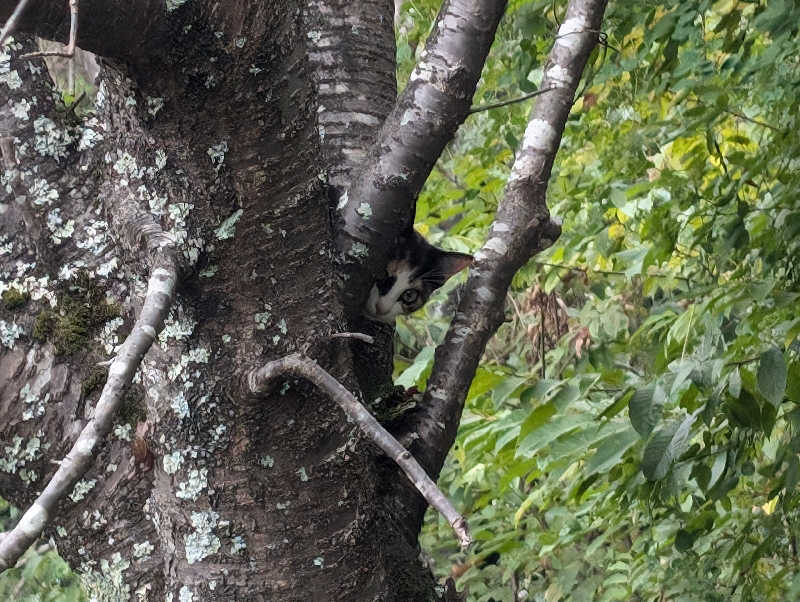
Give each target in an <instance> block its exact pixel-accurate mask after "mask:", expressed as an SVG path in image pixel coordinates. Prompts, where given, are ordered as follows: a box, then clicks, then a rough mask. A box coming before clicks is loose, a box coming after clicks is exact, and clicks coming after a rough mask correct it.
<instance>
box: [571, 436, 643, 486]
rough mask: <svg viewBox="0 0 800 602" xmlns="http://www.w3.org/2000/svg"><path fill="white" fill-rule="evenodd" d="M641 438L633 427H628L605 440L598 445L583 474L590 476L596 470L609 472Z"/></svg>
mask: <svg viewBox="0 0 800 602" xmlns="http://www.w3.org/2000/svg"><path fill="white" fill-rule="evenodd" d="M638 440H639V435H638V434H637V433H636V431H634V430H633V429H626V430H624V431H622V432H621V433H616V434H614V435H612V436H610V437H608V438H607V439H605V440H603V442H602V443H600V445H598V446H597V450H596V451H595V453H594V455H592V457H591V458H589V460H588V461H587V462H586V464H585V466H584V467H583V475H584V476H589V475H592V474H594V473H596V472H607V471H608V470H610V469H611V467H612V466H614V465H615V464H617V463H618V462H619V461H620V458H622V456H623V454H624V453H625V452H626V451H628V450H629V449H630V448H631V447H633V446H634V445H635V444H636V442H637V441H638Z"/></svg>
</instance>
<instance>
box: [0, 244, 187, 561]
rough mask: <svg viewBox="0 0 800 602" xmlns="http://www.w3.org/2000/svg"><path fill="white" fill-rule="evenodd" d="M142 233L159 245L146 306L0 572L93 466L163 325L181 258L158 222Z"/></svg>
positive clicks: (8, 538)
mask: <svg viewBox="0 0 800 602" xmlns="http://www.w3.org/2000/svg"><path fill="white" fill-rule="evenodd" d="M144 235H145V237H147V238H149V239H153V240H152V241H151V242H152V243H153V245H154V246H155V247H156V250H155V260H154V262H153V268H152V270H151V274H150V281H149V282H148V284H147V293H146V295H145V300H144V304H143V305H142V310H141V312H140V313H139V317H138V318H137V320H136V322H135V323H134V325H133V329H132V330H131V333H130V334H129V335H128V336H127V338H126V339H125V342H124V343H123V344H122V347H121V348H120V350H119V353H118V354H117V356H116V357H115V358H114V361H113V363H112V364H111V366H110V367H109V370H108V378H107V379H106V384H105V386H104V387H103V391H102V393H101V394H100V399H99V400H98V401H97V405H96V406H95V409H94V416H93V417H92V419H91V420H90V421H89V422H88V423H87V424H86V426H85V427H84V428H83V430H82V431H81V433H80V435H78V439H77V440H76V441H75V443H74V444H73V446H72V449H71V450H70V451H69V453H68V454H67V455H66V457H65V458H64V459H63V460H62V461H61V462H60V464H59V467H58V469H57V470H56V472H55V474H54V475H53V477H52V478H51V479H50V481H49V482H48V483H47V486H46V487H45V488H44V491H42V493H41V494H40V495H39V497H37V498H36V500H35V501H34V502H33V504H32V505H31V507H30V508H28V510H27V511H26V512H25V514H23V515H22V518H20V520H19V522H18V523H17V525H16V526H15V527H14V528H13V529H12V530H11V531H9V532H7V533H6V534H5V535H4V537H3V539H2V541H0V572H2V571H4V570H6V569H7V568H9V567H12V566H14V564H15V563H16V561H17V560H18V559H19V558H20V556H22V554H24V553H25V550H27V549H28V548H29V547H30V546H31V544H33V542H35V541H36V540H37V539H38V538H39V536H40V535H41V534H42V531H43V530H44V528H45V526H46V525H47V523H48V522H49V521H50V519H51V518H52V517H53V516H54V515H55V513H56V510H57V508H58V504H59V502H60V501H61V500H62V499H63V498H64V497H65V496H66V495H68V494H69V492H70V491H71V490H72V487H73V486H74V485H75V483H76V482H77V481H78V479H80V478H81V477H82V476H83V475H84V474H85V473H86V471H87V470H89V468H90V467H91V465H92V462H93V461H94V458H95V451H96V448H97V446H98V444H100V443H102V442H103V440H104V439H105V437H106V436H107V435H108V433H109V431H110V430H111V427H112V425H113V420H114V417H115V415H116V414H117V411H118V410H119V408H120V406H121V405H122V399H123V395H124V393H125V391H126V390H127V388H128V386H129V385H130V383H131V380H132V379H133V376H134V374H135V373H136V370H137V369H138V368H139V365H140V364H141V362H142V359H143V358H144V356H145V354H146V353H147V350H148V349H149V348H150V345H152V343H153V341H154V340H155V338H156V336H157V335H158V332H159V331H160V330H161V328H162V327H163V326H164V319H165V318H166V316H167V313H168V312H169V308H170V306H171V305H172V298H173V295H174V293H175V285H176V283H177V280H178V260H177V259H176V255H175V252H174V243H165V242H164V240H163V232H161V229H160V228H152V229H150V230H149V231H145V232H144ZM149 242H150V241H149Z"/></svg>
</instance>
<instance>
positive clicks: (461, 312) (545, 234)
mask: <svg viewBox="0 0 800 602" xmlns="http://www.w3.org/2000/svg"><path fill="white" fill-rule="evenodd" d="M606 1H607V0H570V3H569V6H568V7H567V13H566V17H565V19H564V22H563V23H562V24H561V26H560V28H559V31H558V35H557V37H556V38H555V40H554V43H553V47H552V49H551V51H550V56H549V58H548V61H547V63H546V64H545V73H544V78H543V80H542V84H541V88H542V89H543V90H548V92H549V93H548V94H544V95H542V96H540V97H539V98H538V99H537V101H536V104H535V105H534V107H533V109H532V111H531V114H530V118H529V120H528V126H527V129H526V131H525V136H524V138H523V141H522V143H521V145H520V148H519V149H518V150H517V155H516V159H515V161H514V166H513V167H512V170H511V175H510V176H509V180H508V183H507V185H506V190H505V193H504V197H503V200H502V201H501V202H500V205H499V206H498V209H497V215H496V217H495V222H494V224H493V225H492V229H491V231H490V233H489V238H488V240H487V241H486V243H485V244H484V245H483V248H482V249H480V251H478V253H476V255H475V262H474V263H473V266H472V268H471V269H470V276H469V280H468V281H467V286H466V289H465V291H464V293H463V295H462V297H461V302H460V304H459V308H458V311H457V312H456V315H455V317H454V318H453V321H452V323H451V324H450V329H449V330H448V332H447V336H446V338H445V341H444V343H443V344H442V345H440V346H439V348H438V349H437V350H436V357H435V361H434V367H433V371H432V373H431V376H430V378H429V379H428V386H427V390H426V391H425V396H424V398H423V401H422V404H421V405H420V406H419V410H418V412H417V413H416V414H415V415H413V416H412V417H411V420H410V421H409V422H410V424H408V425H407V428H408V429H409V430H411V431H413V432H416V433H417V434H418V436H419V439H418V441H419V444H418V446H419V449H418V450H417V449H415V453H416V454H417V456H418V458H419V459H420V461H421V462H422V464H423V466H425V467H426V468H427V469H428V472H429V473H430V474H438V472H439V470H440V469H441V466H442V464H443V463H444V459H445V457H446V455H447V452H448V450H449V449H450V447H451V446H452V444H453V441H454V440H455V436H456V431H457V428H458V422H459V419H460V417H461V411H462V409H463V406H464V400H465V398H466V394H467V391H468V389H469V386H470V383H471V382H472V378H473V377H474V375H475V369H476V368H477V365H478V362H479V361H480V358H481V355H482V354H483V351H484V349H485V348H486V343H487V341H488V340H489V338H490V337H491V336H492V335H493V334H494V333H495V331H496V330H497V328H498V327H499V326H500V324H501V323H502V321H503V316H504V302H505V297H506V293H507V291H508V287H509V285H510V284H511V279H512V277H513V276H514V274H515V273H516V271H517V270H518V269H519V268H520V267H522V266H523V265H524V264H525V263H526V262H527V261H528V260H529V259H530V257H531V256H533V255H534V254H536V253H538V252H540V251H541V250H543V249H546V248H547V247H549V246H550V245H552V244H553V242H554V241H555V240H556V238H558V236H559V235H560V233H561V225H560V223H559V222H558V221H557V220H554V219H551V217H550V212H549V211H548V209H547V205H546V203H545V193H546V191H547V182H548V180H549V178H550V171H551V169H552V165H553V161H554V159H555V155H556V152H557V150H558V146H559V143H560V141H561V135H562V133H563V131H564V126H565V124H566V120H567V117H568V115H569V112H570V109H571V108H572V104H573V99H574V96H575V91H576V89H577V87H578V82H579V81H580V79H581V73H582V72H583V68H584V66H585V64H586V61H587V59H588V57H589V54H590V53H591V51H592V49H593V48H594V46H595V44H596V43H597V41H598V32H599V30H600V26H601V22H602V17H603V12H604V10H605V6H606Z"/></svg>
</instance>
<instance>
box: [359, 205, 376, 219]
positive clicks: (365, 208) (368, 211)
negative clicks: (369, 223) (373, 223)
mask: <svg viewBox="0 0 800 602" xmlns="http://www.w3.org/2000/svg"><path fill="white" fill-rule="evenodd" d="M356 213H358V214H359V215H360V216H361V217H363V218H364V219H366V218H368V217H370V216H371V215H372V207H370V206H369V203H361V204H360V205H359V206H358V209H356Z"/></svg>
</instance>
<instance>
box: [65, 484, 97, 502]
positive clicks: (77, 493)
mask: <svg viewBox="0 0 800 602" xmlns="http://www.w3.org/2000/svg"><path fill="white" fill-rule="evenodd" d="M96 484H97V480H96V479H89V480H88V481H87V480H85V479H81V480H80V481H78V482H77V483H75V487H73V488H72V493H70V494H69V499H71V500H72V501H73V502H80V501H81V500H82V499H83V498H84V497H86V494H87V493H89V492H90V491H91V490H92V489H93V488H94V486H95V485H96Z"/></svg>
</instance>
